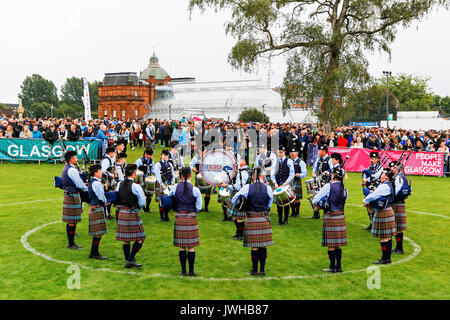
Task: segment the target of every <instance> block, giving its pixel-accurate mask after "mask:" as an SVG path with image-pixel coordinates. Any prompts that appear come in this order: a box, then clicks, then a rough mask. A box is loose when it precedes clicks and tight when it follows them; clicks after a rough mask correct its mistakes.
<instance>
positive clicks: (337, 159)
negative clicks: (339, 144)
mask: <svg viewBox="0 0 450 320" xmlns="http://www.w3.org/2000/svg"><path fill="white" fill-rule="evenodd" d="M341 166H342V155H341V154H340V153H337V152H334V153H332V154H331V168H330V170H329V172H330V181H331V172H332V171H333V169H334V168H339V167H341ZM341 169H342V170H343V171H344V169H343V168H341ZM344 176H345V171H344Z"/></svg>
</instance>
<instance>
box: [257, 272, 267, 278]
mask: <svg viewBox="0 0 450 320" xmlns="http://www.w3.org/2000/svg"><path fill="white" fill-rule="evenodd" d="M258 275H260V276H261V277H264V276H265V275H266V273H265V272H260V273H259V274H258Z"/></svg>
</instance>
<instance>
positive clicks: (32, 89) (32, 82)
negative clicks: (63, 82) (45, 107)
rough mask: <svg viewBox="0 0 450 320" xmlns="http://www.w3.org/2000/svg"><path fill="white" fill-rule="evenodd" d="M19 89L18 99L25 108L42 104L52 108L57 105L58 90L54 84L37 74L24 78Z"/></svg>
mask: <svg viewBox="0 0 450 320" xmlns="http://www.w3.org/2000/svg"><path fill="white" fill-rule="evenodd" d="M20 88H21V93H20V94H19V98H20V99H22V103H23V106H24V107H25V108H27V107H28V108H29V107H31V106H32V105H33V104H35V103H42V102H46V103H48V104H50V105H54V106H57V105H58V90H57V89H56V86H55V84H54V83H53V82H52V81H50V80H46V79H44V78H43V77H42V76H40V75H38V74H33V75H32V76H31V77H26V78H25V80H24V81H23V83H22V85H21V86H20Z"/></svg>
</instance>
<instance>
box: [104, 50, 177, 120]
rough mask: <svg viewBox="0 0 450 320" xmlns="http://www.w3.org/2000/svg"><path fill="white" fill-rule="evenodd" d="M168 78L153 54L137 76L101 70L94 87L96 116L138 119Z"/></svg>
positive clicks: (133, 73)
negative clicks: (98, 82) (96, 96)
mask: <svg viewBox="0 0 450 320" xmlns="http://www.w3.org/2000/svg"><path fill="white" fill-rule="evenodd" d="M171 80H172V79H171V78H170V76H169V74H168V73H167V72H166V71H165V70H164V69H163V68H161V67H160V66H159V60H158V57H157V56H156V55H155V53H153V56H152V57H151V58H150V64H149V65H148V67H147V68H146V69H145V70H144V71H142V72H141V73H140V75H139V77H138V76H137V73H136V72H120V73H105V78H104V79H103V82H102V83H101V84H100V86H99V88H98V116H99V117H100V118H101V117H104V116H105V115H106V116H107V117H108V118H117V119H121V120H124V119H140V118H142V117H143V116H144V115H145V114H146V113H147V112H148V111H149V108H151V105H152V103H153V101H154V100H155V99H157V96H158V91H159V90H158V89H159V88H163V87H164V86H166V85H167V84H168V83H169V82H170V81H171Z"/></svg>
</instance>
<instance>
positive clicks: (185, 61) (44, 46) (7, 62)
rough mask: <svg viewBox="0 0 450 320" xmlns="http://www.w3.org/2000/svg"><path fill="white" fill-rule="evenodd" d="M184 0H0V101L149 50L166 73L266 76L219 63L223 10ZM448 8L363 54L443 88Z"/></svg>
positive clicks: (276, 74)
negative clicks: (25, 85)
mask: <svg viewBox="0 0 450 320" xmlns="http://www.w3.org/2000/svg"><path fill="white" fill-rule="evenodd" d="M187 5H188V0H170V1H169V0H166V1H162V0H145V1H144V0H131V1H123V0H122V1H120V0H95V1H92V0H91V1H86V0H64V1H61V0H35V1H31V0H15V1H1V2H0V12H1V16H0V30H2V36H1V37H0V48H1V50H0V101H1V102H8V103H16V102H17V94H18V93H19V91H20V84H21V83H22V81H23V80H24V79H25V77H26V76H29V75H31V74H33V73H38V74H41V75H42V76H43V77H45V78H47V79H50V80H52V81H53V82H54V83H55V84H56V86H57V87H58V89H59V88H60V87H61V85H62V84H63V83H64V82H65V79H66V78H67V77H71V76H77V77H86V78H87V79H88V80H89V81H93V80H102V79H103V75H104V73H105V72H119V71H136V72H139V71H140V70H143V69H144V68H145V67H146V66H147V64H148V60H149V58H150V56H151V55H152V52H153V49H154V48H155V50H156V53H157V55H158V57H159V59H160V64H161V66H162V67H163V68H165V69H166V70H167V71H168V72H169V74H170V75H171V76H172V77H181V76H193V77H196V78H197V79H198V80H203V81H205V80H237V79H257V78H258V79H267V78H268V71H267V69H266V68H263V67H262V68H261V69H260V70H259V72H258V74H245V73H243V72H239V71H233V70H232V68H231V66H230V65H228V63H227V56H228V53H229V51H230V49H231V47H232V45H233V43H234V40H233V39H231V38H229V37H227V36H225V32H224V28H223V25H224V22H225V21H226V19H227V16H226V15H224V14H222V13H219V14H215V13H214V12H212V11H209V12H208V13H207V14H206V15H200V14H199V13H196V14H194V15H193V17H192V20H189V13H188V11H187ZM449 17H450V14H449V12H447V11H443V12H435V13H433V14H432V15H430V16H429V18H428V19H427V20H426V21H423V22H422V23H421V24H419V26H418V30H416V29H415V28H412V29H409V30H406V31H404V30H402V31H400V32H399V34H398V37H397V41H396V43H395V44H394V45H393V47H392V48H393V50H392V52H393V54H392V61H391V63H388V62H387V56H386V55H379V54H376V55H374V56H371V57H370V59H369V60H370V62H371V66H370V71H371V73H372V74H373V75H381V72H382V71H383V70H385V69H388V70H390V71H392V72H393V73H398V72H406V73H415V74H419V75H422V76H428V77H430V78H431V81H430V84H431V88H432V90H434V91H435V92H436V93H438V94H441V95H450V85H449V80H448V78H449V75H450V62H449V58H450V54H449V53H450V42H449V41H447V40H446V36H447V34H448V32H449V31H450V19H449ZM271 67H272V68H271V69H272V72H271V85H272V86H277V85H279V84H280V83H281V81H282V78H283V74H284V71H285V66H284V61H283V59H281V58H279V59H277V60H275V61H273V63H272V66H271Z"/></svg>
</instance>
